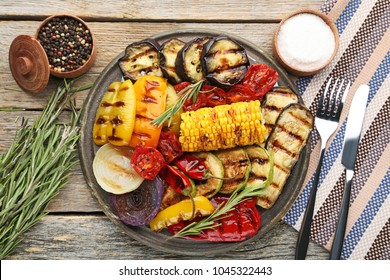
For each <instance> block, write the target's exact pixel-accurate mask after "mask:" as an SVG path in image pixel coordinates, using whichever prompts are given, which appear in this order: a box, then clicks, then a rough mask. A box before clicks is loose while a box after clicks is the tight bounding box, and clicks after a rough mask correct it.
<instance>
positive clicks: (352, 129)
mask: <svg viewBox="0 0 390 280" xmlns="http://www.w3.org/2000/svg"><path fill="white" fill-rule="evenodd" d="M369 91H370V88H369V86H368V85H361V86H359V88H358V89H357V91H356V93H355V96H354V97H353V99H352V103H351V106H350V110H349V113H348V119H347V127H346V128H345V135H344V144H343V153H342V156H341V163H342V165H343V166H344V167H345V169H346V176H345V178H346V180H345V189H344V194H343V199H342V201H341V209H340V213H339V219H338V222H337V226H336V232H335V235H334V239H333V244H332V248H331V251H330V256H329V259H331V260H338V259H340V256H341V251H342V248H343V242H344V235H345V228H346V226H347V219H348V210H349V202H350V196H351V186H352V178H353V175H354V166H355V161H356V155H357V151H358V147H359V141H360V134H361V130H362V127H363V120H364V115H365V111H366V105H367V100H368V93H369Z"/></svg>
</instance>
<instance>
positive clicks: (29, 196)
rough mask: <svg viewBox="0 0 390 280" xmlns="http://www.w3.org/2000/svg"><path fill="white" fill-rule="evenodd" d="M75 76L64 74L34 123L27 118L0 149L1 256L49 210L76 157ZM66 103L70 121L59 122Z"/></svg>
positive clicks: (78, 114) (5, 254) (0, 257)
mask: <svg viewBox="0 0 390 280" xmlns="http://www.w3.org/2000/svg"><path fill="white" fill-rule="evenodd" d="M73 82H74V80H64V83H63V84H61V85H59V86H58V87H57V89H56V91H55V92H54V93H53V94H52V95H51V97H50V99H49V101H48V103H47V105H46V106H45V107H44V109H43V111H42V113H41V114H40V116H39V117H37V118H36V119H35V121H34V122H33V123H32V124H31V125H29V122H28V121H27V120H26V119H22V123H21V126H20V128H19V129H18V131H17V132H16V135H15V138H14V141H13V142H12V143H11V146H10V147H9V148H8V150H7V151H5V152H4V153H3V154H1V155H0V259H4V258H5V257H6V256H8V255H9V254H11V253H12V252H13V251H14V249H15V246H16V245H17V244H18V243H20V242H21V241H22V239H23V234H24V233H25V232H26V231H27V230H28V229H30V228H31V227H32V226H33V225H35V224H36V223H37V222H38V221H39V220H40V219H41V218H42V217H43V216H45V215H46V212H45V208H46V206H47V205H48V204H49V202H50V201H51V199H52V198H53V197H54V196H56V195H57V194H58V192H59V190H60V189H61V188H62V187H63V186H64V185H65V184H66V183H67V181H68V178H69V172H68V171H69V170H70V169H71V168H72V167H73V166H74V165H75V164H76V163H77V160H76V156H77V155H76V153H75V150H76V145H77V141H78V139H79V128H78V126H77V124H78V120H79V116H80V113H79V112H78V111H77V109H76V107H75V103H74V100H73V99H71V98H72V96H73V94H72V92H74V89H73V88H72V84H73ZM89 87H90V86H86V87H80V88H79V90H83V89H87V88H89ZM66 108H69V109H70V121H69V123H60V122H59V121H58V117H59V116H60V114H61V113H62V112H63V110H64V109H66Z"/></svg>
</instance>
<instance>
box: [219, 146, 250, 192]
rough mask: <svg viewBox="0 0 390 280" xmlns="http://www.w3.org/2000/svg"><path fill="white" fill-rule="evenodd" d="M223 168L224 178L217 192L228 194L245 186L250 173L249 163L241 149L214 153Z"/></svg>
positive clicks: (246, 155)
mask: <svg viewBox="0 0 390 280" xmlns="http://www.w3.org/2000/svg"><path fill="white" fill-rule="evenodd" d="M215 155H216V156H217V158H219V159H220V161H221V162H222V165H223V168H224V174H225V178H232V179H228V180H226V179H225V180H223V184H222V187H221V189H220V190H219V192H221V193H227V194H230V193H232V192H233V191H234V190H236V189H241V188H243V187H244V186H245V184H246V182H247V181H248V178H249V173H250V171H251V162H250V160H249V157H248V154H247V153H246V152H245V150H244V149H243V148H234V149H227V150H222V151H218V152H215Z"/></svg>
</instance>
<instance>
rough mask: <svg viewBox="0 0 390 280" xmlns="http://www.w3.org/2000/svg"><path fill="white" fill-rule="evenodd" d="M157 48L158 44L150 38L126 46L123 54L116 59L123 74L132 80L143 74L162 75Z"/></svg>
mask: <svg viewBox="0 0 390 280" xmlns="http://www.w3.org/2000/svg"><path fill="white" fill-rule="evenodd" d="M159 49H160V45H159V44H158V43H157V42H156V41H155V40H150V39H149V40H144V41H140V42H135V43H133V44H130V45H129V46H127V48H126V50H125V55H124V56H123V57H121V58H120V59H119V61H118V64H119V67H120V69H121V70H122V73H123V76H124V77H125V78H128V79H130V80H132V81H133V82H135V81H136V80H137V79H138V78H140V77H142V76H145V75H151V76H157V77H162V76H163V72H162V70H161V67H160V59H159V55H158V51H159Z"/></svg>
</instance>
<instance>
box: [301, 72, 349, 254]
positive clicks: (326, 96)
mask: <svg viewBox="0 0 390 280" xmlns="http://www.w3.org/2000/svg"><path fill="white" fill-rule="evenodd" d="M331 83H332V78H330V79H329V81H328V83H327V84H326V86H325V90H324V92H323V93H322V95H321V97H320V101H319V104H318V108H317V114H316V117H315V125H316V129H317V131H318V134H319V135H320V139H321V153H320V159H319V162H318V165H317V169H316V172H315V178H314V182H313V186H312V189H311V192H310V197H309V200H308V202H307V205H306V211H305V214H304V216H303V220H302V225H301V229H300V231H299V235H298V240H297V245H296V249H295V259H296V260H304V259H305V258H306V254H307V248H308V246H309V238H310V228H311V223H312V220H313V212H314V204H315V200H316V195H317V187H318V180H319V177H320V173H321V166H322V161H323V159H324V154H325V149H326V144H327V142H328V140H329V138H330V136H331V135H332V134H333V133H334V132H335V131H336V128H337V126H338V123H339V120H340V115H341V111H342V109H343V106H344V102H345V98H346V97H347V93H348V91H349V87H350V82H348V83H347V85H346V86H345V90H344V91H343V92H342V89H343V85H344V80H339V79H336V80H335V82H334V84H333V86H332V89H331V91H330V92H329V88H330V86H331ZM340 94H341V95H340Z"/></svg>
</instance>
